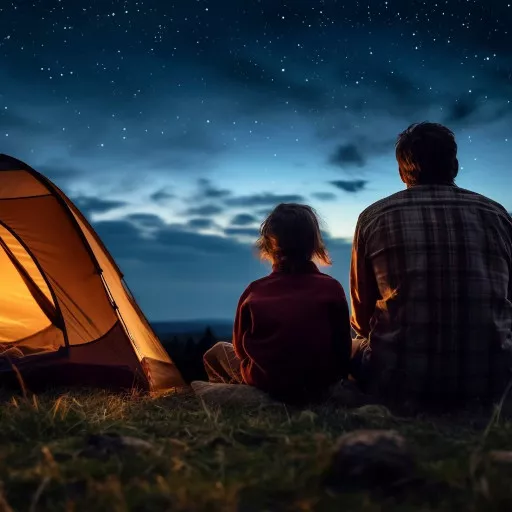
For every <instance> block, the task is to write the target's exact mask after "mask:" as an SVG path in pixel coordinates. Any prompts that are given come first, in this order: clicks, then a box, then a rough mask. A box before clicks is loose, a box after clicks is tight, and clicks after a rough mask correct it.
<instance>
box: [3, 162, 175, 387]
mask: <svg viewBox="0 0 512 512" xmlns="http://www.w3.org/2000/svg"><path fill="white" fill-rule="evenodd" d="M13 366H14V368H13ZM14 372H16V375H19V374H21V377H22V378H23V379H24V380H25V379H29V381H31V382H35V383H36V384H37V381H38V380H44V382H45V383H46V384H48V383H55V384H57V385H61V384H64V385H75V384H76V385H98V386H105V387H120V388H125V387H130V388H131V387H134V386H135V387H139V388H142V389H146V390H151V391H153V390H161V389H167V388H172V387H179V386H182V385H184V382H183V379H182V377H181V375H180V372H179V371H178V369H177V368H176V366H175V365H174V364H173V362H172V361H171V359H170V357H169V355H168V354H167V352H166V351H165V349H164V348H163V347H162V345H161V343H160V341H159V340H158V338H157V336H156V335H155V333H154V331H153V330H152V329H151V327H150V325H149V323H148V321H147V320H146V318H145V317H144V314H143V313H142V311H141V310H140V308H139V307H138V305H137V303H136V301H135V299H134V298H133V296H132V294H131V293H130V292H129V290H128V288H127V287H126V284H125V283H124V280H123V275H122V273H121V271H120V270H119V268H118V267H117V265H116V263H115V261H114V260H113V258H112V256H111V255H110V254H109V252H108V251H107V249H106V248H105V246H104V245H103V243H102V242H101V240H100V239H99V237H98V235H97V234H96V233H95V232H94V230H93V228H92V227H91V226H90V224H89V222H88V221H87V220H86V219H85V217H84V216H83V215H82V214H81V213H80V211H79V210H78V209H77V208H76V206H75V205H74V204H73V203H72V202H71V201H70V200H69V198H68V197H66V195H65V194H64V193H63V192H62V191H61V190H60V189H59V188H58V187H57V186H55V185H54V184H53V183H52V182H51V181H50V180H48V179H47V178H46V177H44V176H43V175H41V174H40V173H38V172H37V171H35V170H34V169H32V168H31V167H29V166H28V165H26V164H25V163H23V162H21V161H19V160H17V159H15V158H12V157H10V156H7V155H0V377H2V376H3V377H8V376H9V375H10V376H11V378H12V376H13V375H14Z"/></svg>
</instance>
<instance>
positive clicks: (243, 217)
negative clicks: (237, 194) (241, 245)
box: [231, 213, 258, 226]
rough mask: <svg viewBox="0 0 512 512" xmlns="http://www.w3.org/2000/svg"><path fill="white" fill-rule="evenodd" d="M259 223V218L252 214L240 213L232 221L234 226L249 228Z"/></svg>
mask: <svg viewBox="0 0 512 512" xmlns="http://www.w3.org/2000/svg"><path fill="white" fill-rule="evenodd" d="M256 222H258V218H257V217H256V216H254V215H252V214H250V213H239V214H238V215H235V216H234V217H233V218H232V219H231V225H232V226H249V225H250V224H255V223H256Z"/></svg>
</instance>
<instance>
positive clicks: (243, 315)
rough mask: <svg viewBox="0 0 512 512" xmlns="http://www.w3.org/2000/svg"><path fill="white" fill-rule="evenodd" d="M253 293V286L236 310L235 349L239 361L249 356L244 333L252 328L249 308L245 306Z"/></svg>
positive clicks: (249, 287) (246, 292) (244, 295)
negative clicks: (244, 341)
mask: <svg viewBox="0 0 512 512" xmlns="http://www.w3.org/2000/svg"><path fill="white" fill-rule="evenodd" d="M250 292H251V285H249V286H248V287H247V288H246V289H245V291H244V293H242V295H241V296H240V299H239V300H238V306H237V308H236V314H235V322H234V325H233V348H234V350H235V354H236V355H237V357H238V359H240V360H242V359H246V358H247V354H246V352H245V349H244V346H243V340H244V333H245V331H246V330H247V329H248V328H249V327H250V316H249V314H248V313H249V312H248V310H247V306H246V305H245V304H244V303H245V300H246V299H247V297H248V296H249V294H250Z"/></svg>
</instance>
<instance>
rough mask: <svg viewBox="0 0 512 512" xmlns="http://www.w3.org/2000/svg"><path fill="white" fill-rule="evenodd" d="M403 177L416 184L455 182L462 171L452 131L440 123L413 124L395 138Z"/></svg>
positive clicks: (408, 182) (408, 184) (406, 180)
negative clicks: (460, 170)
mask: <svg viewBox="0 0 512 512" xmlns="http://www.w3.org/2000/svg"><path fill="white" fill-rule="evenodd" d="M396 159H397V162H398V170H399V171H400V177H401V178H402V181H403V182H404V183H405V184H406V185H407V186H408V187H411V186H413V185H443V184H444V185H446V184H453V183H454V180H455V177H456V176H457V173H458V172H459V162H458V160H457V143H456V142H455V136H454V135H453V132H452V131H451V130H449V129H448V128H446V127H445V126H443V125H441V124H437V123H417V124H412V125H411V126H409V128H407V130H405V131H403V132H402V133H401V134H400V135H399V136H398V140H397V142H396Z"/></svg>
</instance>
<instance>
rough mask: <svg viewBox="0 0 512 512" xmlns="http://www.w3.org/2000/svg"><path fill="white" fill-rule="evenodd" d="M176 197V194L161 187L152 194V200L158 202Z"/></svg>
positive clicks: (164, 201)
mask: <svg viewBox="0 0 512 512" xmlns="http://www.w3.org/2000/svg"><path fill="white" fill-rule="evenodd" d="M175 197H176V195H175V194H173V193H171V192H169V191H167V190H166V189H160V190H157V191H156V192H154V193H153V194H151V200H152V201H155V202H157V203H166V202H167V201H169V200H170V199H174V198H175Z"/></svg>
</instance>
